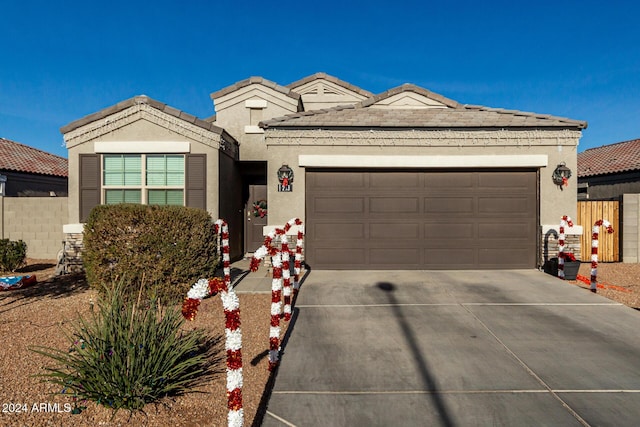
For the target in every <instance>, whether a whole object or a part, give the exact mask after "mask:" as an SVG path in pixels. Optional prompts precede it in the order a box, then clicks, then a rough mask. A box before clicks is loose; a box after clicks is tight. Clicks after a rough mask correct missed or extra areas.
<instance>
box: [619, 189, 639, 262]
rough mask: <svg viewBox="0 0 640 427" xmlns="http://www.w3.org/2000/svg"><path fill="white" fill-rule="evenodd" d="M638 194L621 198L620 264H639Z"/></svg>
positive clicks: (625, 195)
mask: <svg viewBox="0 0 640 427" xmlns="http://www.w3.org/2000/svg"><path fill="white" fill-rule="evenodd" d="M639 247H640V194H624V195H623V196H622V262H629V263H637V262H640V249H639Z"/></svg>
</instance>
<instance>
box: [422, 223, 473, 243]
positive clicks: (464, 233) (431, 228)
mask: <svg viewBox="0 0 640 427" xmlns="http://www.w3.org/2000/svg"><path fill="white" fill-rule="evenodd" d="M474 235H475V223H474V222H462V221H460V222H448V223H439V222H438V223H425V224H424V238H425V239H435V240H438V239H473V237H474Z"/></svg>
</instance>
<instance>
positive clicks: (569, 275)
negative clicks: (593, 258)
mask: <svg viewBox="0 0 640 427" xmlns="http://www.w3.org/2000/svg"><path fill="white" fill-rule="evenodd" d="M578 270H580V263H579V262H578V261H568V262H567V261H565V262H564V280H576V277H577V276H578Z"/></svg>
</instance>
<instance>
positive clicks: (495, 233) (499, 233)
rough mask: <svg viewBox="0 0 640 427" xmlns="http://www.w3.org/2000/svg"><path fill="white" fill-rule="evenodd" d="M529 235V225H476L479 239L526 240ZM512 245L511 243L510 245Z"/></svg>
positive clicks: (499, 223)
mask: <svg viewBox="0 0 640 427" xmlns="http://www.w3.org/2000/svg"><path fill="white" fill-rule="evenodd" d="M530 235H531V229H530V227H529V224H527V223H526V222H523V223H506V222H497V223H482V224H478V238H480V239H486V240H491V239H498V238H500V239H507V240H510V241H511V240H513V239H522V240H526V239H527V237H528V236H530ZM511 245H513V243H512V244H511Z"/></svg>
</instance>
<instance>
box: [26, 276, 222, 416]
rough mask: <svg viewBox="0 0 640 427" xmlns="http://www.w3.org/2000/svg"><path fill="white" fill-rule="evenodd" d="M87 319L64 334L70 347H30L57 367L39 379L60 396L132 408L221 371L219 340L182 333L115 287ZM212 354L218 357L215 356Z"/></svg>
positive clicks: (164, 315)
mask: <svg viewBox="0 0 640 427" xmlns="http://www.w3.org/2000/svg"><path fill="white" fill-rule="evenodd" d="M104 295H105V296H104V297H101V298H100V299H99V301H98V309H97V310H95V309H93V307H92V310H91V315H90V318H89V319H88V320H86V319H85V318H82V317H81V318H80V319H79V321H78V322H77V323H76V324H75V325H74V327H73V331H72V332H71V333H68V334H67V336H68V339H69V341H70V345H71V348H70V349H69V350H68V351H61V350H57V349H52V348H47V347H33V348H31V350H32V351H35V352H36V353H39V354H42V355H44V356H47V357H49V358H51V359H53V360H54V361H55V362H57V366H54V367H46V368H45V369H46V371H47V373H44V374H41V375H39V376H41V377H43V378H44V380H45V381H50V382H52V383H54V384H57V385H58V386H59V387H60V388H61V390H62V393H63V394H68V395H70V396H73V397H74V398H75V399H74V401H75V400H76V399H80V400H90V401H94V402H96V403H98V404H102V405H104V406H108V407H112V408H114V409H116V410H118V409H128V410H137V409H141V408H142V407H143V406H144V405H145V404H147V403H150V402H155V401H157V400H158V399H160V398H162V397H165V396H175V395H180V394H184V393H185V392H188V391H189V390H191V389H193V388H194V387H196V386H198V385H199V384H201V383H202V382H203V381H205V380H208V379H210V378H211V376H212V375H214V374H216V373H218V372H221V369H220V368H219V367H218V368H216V366H217V365H218V366H219V365H220V364H221V363H222V357H221V353H222V347H220V342H221V340H220V337H219V338H217V339H216V340H213V339H207V338H206V337H205V335H204V333H203V331H202V330H198V329H194V330H190V331H184V329H183V328H182V325H183V323H184V318H183V317H182V315H181V313H180V311H179V310H178V309H177V308H176V307H173V308H163V307H161V306H159V305H157V304H155V303H152V304H150V305H148V306H147V305H144V304H140V301H132V300H130V299H127V298H126V295H125V294H124V292H123V289H122V287H121V286H120V285H117V286H114V287H111V288H110V289H108V290H106V291H105V294H104ZM216 354H217V355H216Z"/></svg>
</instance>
